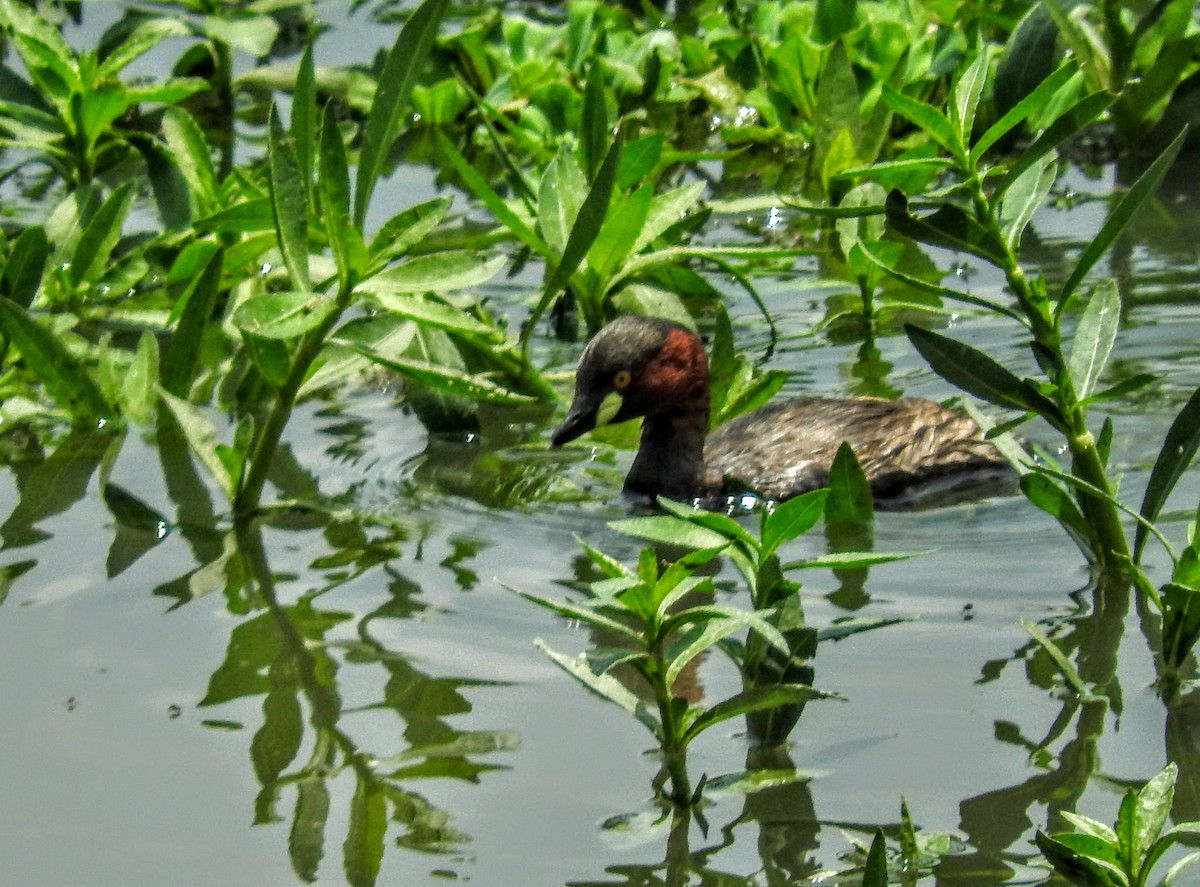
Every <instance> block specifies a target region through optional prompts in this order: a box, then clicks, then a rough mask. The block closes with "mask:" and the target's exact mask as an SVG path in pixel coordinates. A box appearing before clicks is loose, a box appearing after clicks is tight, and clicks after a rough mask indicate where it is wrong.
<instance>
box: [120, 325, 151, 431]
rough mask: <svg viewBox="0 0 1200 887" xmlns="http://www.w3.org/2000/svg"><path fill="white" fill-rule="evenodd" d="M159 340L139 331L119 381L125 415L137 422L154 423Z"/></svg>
mask: <svg viewBox="0 0 1200 887" xmlns="http://www.w3.org/2000/svg"><path fill="white" fill-rule="evenodd" d="M158 366H159V357H158V339H156V338H155V337H154V334H153V333H150V332H145V333H142V335H141V337H140V338H138V346H137V351H136V352H134V356H133V363H131V364H130V365H129V372H128V373H126V374H125V378H124V379H123V380H122V381H121V404H122V407H123V410H124V413H125V416H126V417H127V418H128V419H130V420H131V421H133V422H136V423H138V424H139V425H150V424H151V423H152V422H154V417H155V415H156V414H157V407H158V391H157V390H156V386H157V384H158V375H159V369H158Z"/></svg>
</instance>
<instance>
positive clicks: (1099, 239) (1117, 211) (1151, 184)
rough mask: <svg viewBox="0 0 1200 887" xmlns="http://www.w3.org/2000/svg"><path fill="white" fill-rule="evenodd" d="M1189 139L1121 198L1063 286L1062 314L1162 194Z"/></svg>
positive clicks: (1176, 144) (1172, 146)
mask: <svg viewBox="0 0 1200 887" xmlns="http://www.w3.org/2000/svg"><path fill="white" fill-rule="evenodd" d="M1186 135H1187V133H1186V131H1184V132H1181V133H1179V135H1177V136H1176V137H1175V140H1174V141H1173V142H1171V144H1170V145H1168V146H1167V149H1166V150H1165V151H1163V152H1162V153H1161V154H1159V155H1158V157H1157V158H1156V159H1155V161H1154V162H1153V163H1152V164H1150V167H1149V168H1148V169H1147V170H1146V171H1145V172H1144V173H1142V175H1141V176H1139V177H1138V180H1137V181H1136V182H1134V183H1133V185H1132V186H1130V188H1129V190H1128V191H1127V192H1125V196H1124V197H1122V198H1121V202H1120V203H1118V204H1117V205H1116V207H1114V208H1113V211H1112V213H1111V214H1110V215H1109V217H1108V218H1107V219H1106V220H1105V222H1104V227H1102V228H1101V229H1100V232H1099V233H1098V234H1097V235H1096V236H1095V237H1093V238H1092V239H1091V241H1090V242H1089V243H1088V245H1087V247H1086V248H1085V249H1084V251H1083V255H1081V256H1080V257H1079V261H1078V262H1077V263H1076V264H1075V270H1074V271H1072V272H1071V276H1070V277H1069V278H1067V282H1066V283H1064V284H1063V288H1062V291H1061V292H1060V293H1059V296H1058V303H1059V306H1060V310H1061V306H1063V305H1065V304H1066V303H1067V299H1069V298H1070V297H1071V294H1072V293H1074V292H1075V289H1076V288H1077V287H1078V286H1079V284H1080V282H1081V281H1082V280H1083V278H1084V277H1086V276H1087V273H1088V272H1089V271H1090V270H1092V266H1093V265H1095V264H1096V262H1098V261H1100V257H1101V256H1103V255H1104V254H1105V253H1106V252H1108V248H1109V247H1110V246H1111V245H1112V243H1113V241H1114V240H1116V239H1117V237H1118V236H1119V235H1120V233H1121V232H1122V231H1124V230H1125V228H1126V226H1127V225H1128V224H1129V222H1130V221H1131V220H1132V219H1133V217H1134V215H1135V214H1136V213H1137V211H1138V210H1139V209H1141V207H1142V204H1143V203H1145V202H1146V200H1148V199H1149V198H1150V197H1151V196H1153V194H1154V193H1155V192H1156V191H1157V190H1158V186H1159V183H1160V182H1162V179H1163V176H1165V175H1166V174H1167V170H1169V169H1170V168H1171V164H1173V163H1174V162H1175V158H1176V157H1177V156H1178V154H1179V149H1180V148H1182V147H1183V141H1184V137H1185V136H1186Z"/></svg>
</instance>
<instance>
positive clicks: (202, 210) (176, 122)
mask: <svg viewBox="0 0 1200 887" xmlns="http://www.w3.org/2000/svg"><path fill="white" fill-rule="evenodd" d="M161 127H162V136H163V140H164V141H165V142H166V146H167V153H168V155H169V156H170V157H171V159H172V160H173V161H174V163H175V167H176V169H178V170H179V174H180V175H181V176H183V180H184V181H185V182H186V183H187V186H188V193H189V195H190V196H191V200H192V214H193V216H200V215H205V214H207V213H210V212H211V211H212V210H213V207H214V206H216V203H217V185H216V173H215V172H214V171H213V164H212V154H211V152H210V150H209V147H208V142H207V141H206V139H205V138H204V131H203V130H202V129H201V128H200V126H199V124H197V123H196V120H195V118H193V117H192V115H191V114H189V113H188V112H187V111H185V110H183V109H182V108H179V107H174V106H171V107H168V108H164V109H163V116H162V123H161Z"/></svg>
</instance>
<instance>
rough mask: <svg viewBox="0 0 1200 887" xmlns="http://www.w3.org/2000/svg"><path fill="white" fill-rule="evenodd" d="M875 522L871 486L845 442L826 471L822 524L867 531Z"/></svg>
mask: <svg viewBox="0 0 1200 887" xmlns="http://www.w3.org/2000/svg"><path fill="white" fill-rule="evenodd" d="M874 520H875V499H874V497H873V496H872V495H871V484H870V482H869V481H868V480H867V475H866V473H865V472H864V471H863V470H862V466H861V465H859V463H858V458H857V457H856V456H855V455H854V450H853V448H852V447H851V446H850V444H849V443H848V442H846V441H842V444H841V445H840V446H839V447H838V451H837V453H836V454H835V455H834V457H833V464H832V465H831V466H830V468H829V496H828V498H827V499H826V501H825V523H826V525H827V526H833V527H839V528H850V527H858V528H867V527H870V526H871V524H872V523H873V522H874Z"/></svg>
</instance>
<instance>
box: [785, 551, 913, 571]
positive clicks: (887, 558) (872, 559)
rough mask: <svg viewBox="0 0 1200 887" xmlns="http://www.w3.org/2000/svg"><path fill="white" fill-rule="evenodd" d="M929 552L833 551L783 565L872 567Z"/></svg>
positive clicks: (787, 567)
mask: <svg viewBox="0 0 1200 887" xmlns="http://www.w3.org/2000/svg"><path fill="white" fill-rule="evenodd" d="M922 554H929V552H928V551H834V552H830V553H829V554H821V555H817V556H816V557H811V558H806V559H805V560H802V561H791V562H790V563H786V564H784V565H783V569H785V570H813V569H833V570H843V569H851V568H855V567H874V566H878V565H879V564H890V563H894V562H895V561H903V560H908V559H909V558H911V557H918V556H919V555H922Z"/></svg>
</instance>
